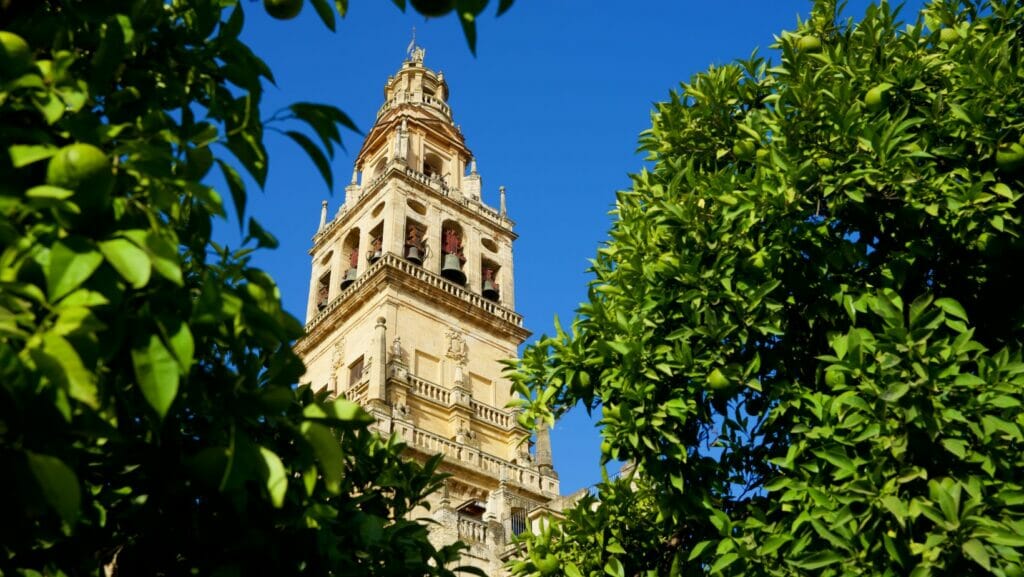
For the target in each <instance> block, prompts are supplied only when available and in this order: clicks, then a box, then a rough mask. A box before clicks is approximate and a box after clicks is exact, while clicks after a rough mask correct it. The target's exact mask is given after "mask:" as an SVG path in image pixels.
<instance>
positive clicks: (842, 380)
mask: <svg viewBox="0 0 1024 577" xmlns="http://www.w3.org/2000/svg"><path fill="white" fill-rule="evenodd" d="M825 384H826V385H828V386H830V387H839V386H842V385H845V384H846V373H844V372H842V371H825Z"/></svg>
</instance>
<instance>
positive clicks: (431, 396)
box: [408, 375, 452, 405]
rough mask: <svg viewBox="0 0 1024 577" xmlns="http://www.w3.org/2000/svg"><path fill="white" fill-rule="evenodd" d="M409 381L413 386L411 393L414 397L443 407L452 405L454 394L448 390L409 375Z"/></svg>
mask: <svg viewBox="0 0 1024 577" xmlns="http://www.w3.org/2000/svg"><path fill="white" fill-rule="evenodd" d="M408 379H409V385H411V386H410V390H409V392H411V393H413V394H414V395H416V396H418V397H421V398H424V399H428V400H431V401H434V402H435V403H439V404H442V405H450V404H451V402H452V392H451V391H449V390H448V389H446V388H444V387H442V386H441V385H435V384H434V383H431V382H429V381H425V380H423V379H421V378H419V377H416V376H413V375H409V376H408Z"/></svg>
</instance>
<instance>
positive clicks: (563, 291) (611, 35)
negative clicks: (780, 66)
mask: <svg viewBox="0 0 1024 577" xmlns="http://www.w3.org/2000/svg"><path fill="white" fill-rule="evenodd" d="M306 4H307V5H306V7H305V9H304V10H303V12H302V14H300V16H299V17H298V18H296V19H295V20H292V21H288V22H280V21H276V20H273V19H271V18H270V17H269V16H267V15H266V14H264V13H263V10H262V7H261V5H260V4H259V3H258V2H251V1H248V0H245V9H246V26H245V32H244V34H243V36H244V38H245V40H246V41H247V42H248V43H249V44H250V46H252V48H253V50H254V51H255V52H256V54H258V55H259V56H261V57H262V58H263V59H264V60H265V61H266V62H267V63H268V64H269V65H270V67H271V69H272V70H273V71H274V74H275V77H276V80H277V86H276V87H274V86H271V87H269V88H268V90H267V94H266V96H265V102H264V116H265V117H267V116H269V115H270V114H272V113H273V111H274V110H276V109H277V108H279V107H281V106H284V105H287V104H288V103H291V102H296V101H312V102H325V103H330V104H334V105H336V106H338V107H340V108H341V109H342V110H344V111H345V112H346V113H347V114H348V115H349V116H350V117H351V118H352V120H353V121H354V122H355V123H356V125H357V126H359V127H360V128H361V129H362V130H363V131H364V132H368V131H369V129H370V127H371V126H372V123H373V120H374V117H375V114H376V111H377V108H378V107H379V106H380V105H381V104H382V101H383V87H384V82H385V80H386V79H387V77H388V75H390V74H393V73H394V72H395V71H396V70H397V69H398V68H399V66H400V65H401V62H402V60H403V58H404V57H405V49H406V46H407V45H408V44H409V40H410V32H411V30H412V28H413V27H414V26H415V28H416V37H417V42H418V44H420V45H421V46H423V47H424V48H425V49H426V51H427V55H426V61H425V63H426V65H427V66H429V67H430V68H433V69H434V70H443V71H444V73H445V77H446V79H447V81H448V84H449V87H450V89H451V97H450V99H449V104H450V105H451V108H452V112H453V114H454V117H455V122H456V123H457V124H460V125H461V126H462V130H463V134H464V135H465V136H466V140H467V144H468V145H469V148H470V149H471V150H472V151H473V152H474V153H475V155H476V157H477V159H478V164H479V170H480V173H481V175H482V176H483V183H484V201H485V202H487V203H489V204H491V205H492V206H496V205H497V194H498V186H499V185H504V186H505V187H506V188H507V191H508V208H509V214H510V216H511V218H512V219H513V220H515V222H516V232H517V233H518V234H519V240H518V241H516V244H515V245H514V253H515V272H516V298H517V308H518V310H519V312H520V313H522V314H523V315H524V316H525V319H526V326H527V328H529V329H530V330H531V331H533V333H534V334H535V335H540V334H542V333H550V332H551V331H552V326H553V323H552V319H553V318H554V316H555V315H556V314H557V315H558V316H559V317H560V318H561V319H563V321H565V322H566V323H568V321H569V319H571V317H572V315H573V311H574V309H575V308H576V306H577V305H578V304H579V303H580V302H581V301H583V300H584V299H585V298H586V285H587V282H588V280H589V277H588V275H587V274H586V273H585V271H586V268H587V266H588V264H587V260H588V259H589V258H592V257H593V256H594V254H595V252H596V250H597V248H598V246H599V244H600V243H601V242H602V241H603V240H604V239H606V237H607V230H608V228H609V225H610V222H611V221H610V218H609V216H608V211H609V210H610V209H611V208H612V205H613V203H614V200H615V191H616V190H621V189H625V188H628V187H629V177H628V175H629V173H632V172H637V171H638V170H639V169H640V168H641V167H643V165H644V161H643V157H642V155H640V154H638V153H637V152H636V145H637V144H636V143H637V137H638V135H639V133H640V132H641V131H642V130H644V129H645V128H647V127H649V125H650V113H651V110H652V107H653V103H655V102H658V101H660V100H665V99H666V98H667V96H668V92H669V90H670V89H673V88H676V87H678V86H679V83H680V82H682V81H686V80H688V79H689V78H690V77H691V76H692V75H693V74H695V73H697V72H699V71H702V70H705V69H707V67H708V66H710V65H712V64H724V63H727V62H730V61H732V60H734V59H737V58H745V57H747V56H749V55H750V54H751V52H752V51H753V50H754V49H755V48H757V49H759V51H760V53H761V54H762V55H768V56H771V54H772V53H771V50H770V49H769V45H770V44H771V42H772V36H773V34H777V33H779V32H780V31H782V30H784V29H793V28H795V26H796V22H797V18H798V16H799V17H802V18H803V17H806V15H807V14H808V13H809V11H810V7H811V2H810V1H809V0H770V1H763V0H717V1H683V0H674V1H669V0H657V1H647V2H629V3H626V2H615V3H613V2H607V1H598V0H590V1H582V0H571V1H570V0H546V1H537V0H533V1H530V0H519V1H518V2H516V4H515V5H514V6H513V7H512V9H511V10H510V11H509V12H507V13H506V14H504V15H503V16H501V17H500V18H495V17H494V13H495V11H496V7H497V2H495V1H492V2H491V4H492V6H491V7H489V9H488V10H487V12H486V13H485V14H484V15H482V16H481V18H480V20H479V23H478V32H479V39H478V44H477V55H476V57H474V56H473V55H472V54H470V52H469V49H468V48H467V46H466V43H465V40H464V39H463V36H462V32H461V29H460V28H459V26H458V23H457V21H456V20H455V18H454V17H453V16H448V17H444V18H439V19H431V20H427V19H424V18H423V17H422V16H419V15H417V14H413V13H412V12H411V10H410V12H408V13H405V14H403V13H402V12H400V11H399V10H398V8H396V7H395V6H394V5H393V4H392V3H391V2H387V1H384V0H352V1H351V3H350V4H351V5H350V11H349V14H348V16H347V17H346V18H345V19H344V20H342V21H340V22H339V24H338V30H337V32H335V33H331V32H330V31H328V30H327V29H326V28H325V27H324V26H323V25H322V24H321V23H320V22H319V20H318V19H317V17H316V14H315V12H314V10H313V8H312V6H310V5H309V3H308V1H307V2H306ZM911 4H912V5H913V6H919V4H920V3H919V2H913V3H911ZM866 5H867V2H866V1H863V0H856V1H852V2H850V5H849V7H848V8H847V10H846V14H847V15H850V16H854V17H858V16H859V15H860V14H863V11H864V7H865V6H866ZM903 16H904V19H905V20H906V19H910V20H913V18H914V13H913V12H905V13H904V14H903ZM361 144H362V139H361V137H360V136H359V135H358V134H354V133H349V134H346V135H345V145H346V147H347V149H348V151H347V153H346V152H344V151H342V152H340V153H339V154H337V155H336V156H335V158H334V161H333V163H332V166H333V168H334V171H335V178H336V180H337V182H340V183H341V186H344V184H345V183H347V181H348V179H349V176H350V174H351V170H352V160H353V158H354V156H355V154H356V153H357V152H358V150H359V147H360V145H361ZM267 145H268V150H269V153H270V158H271V163H270V176H269V179H268V182H267V187H266V189H265V191H264V192H259V191H253V192H252V193H251V196H250V199H249V215H252V216H255V217H256V218H257V220H259V221H260V222H261V223H262V224H263V225H264V226H265V227H266V228H268V229H269V230H270V231H271V232H273V233H274V234H275V235H277V237H278V238H279V240H280V241H281V246H280V248H278V249H277V250H275V251H262V252H260V253H258V255H257V257H256V259H255V265H256V266H259V267H261V268H264V269H265V270H267V271H268V272H270V273H271V275H272V276H273V277H274V278H275V279H276V280H277V282H278V283H279V285H280V287H281V293H282V296H283V299H284V304H285V308H286V309H287V310H289V311H290V312H291V313H292V314H294V315H295V316H297V317H299V318H300V319H301V320H305V319H304V314H305V304H306V296H307V294H308V293H307V291H308V283H309V266H310V260H309V256H308V255H307V250H308V249H309V247H310V239H311V237H312V235H313V233H314V231H315V230H316V226H317V223H318V220H319V214H320V201H321V200H324V199H326V200H328V201H329V202H330V210H331V214H332V215H333V213H334V211H335V210H336V209H337V207H338V205H339V203H340V201H341V199H342V198H343V194H344V193H343V191H342V190H341V187H339V186H336V187H335V190H334V191H333V194H332V193H331V192H330V191H328V190H327V188H326V186H325V185H324V184H323V181H322V180H321V179H320V176H319V174H318V173H317V171H316V169H315V168H314V166H313V164H312V163H311V162H310V161H309V160H308V159H307V158H305V157H304V155H303V154H302V152H301V151H300V150H299V149H298V147H297V146H295V145H294V144H293V143H291V141H289V140H287V139H286V138H284V137H279V136H277V135H275V134H272V133H268V136H267ZM229 229H230V230H234V231H237V227H236V226H234V225H231V226H230V227H227V226H225V227H223V228H222V230H223V231H224V232H223V233H222V234H223V236H224V238H225V239H228V238H231V237H232V235H233V234H232V233H231V232H230V230H229ZM228 242H234V243H235V244H237V240H234V241H231V240H228ZM552 443H553V451H554V458H555V466H556V469H557V470H558V471H559V474H560V476H561V482H562V492H563V493H570V492H572V491H575V490H576V489H578V488H580V487H584V486H588V485H592V484H594V483H596V482H598V481H600V478H601V475H600V469H599V466H598V462H599V449H598V447H599V444H600V439H599V436H598V432H597V430H596V428H595V427H594V421H592V420H590V419H588V418H587V417H586V414H585V413H584V412H583V411H580V410H576V411H574V412H573V413H570V415H569V416H568V417H566V418H565V419H563V420H562V421H561V422H559V423H558V425H557V427H556V428H555V430H554V433H553V441H552Z"/></svg>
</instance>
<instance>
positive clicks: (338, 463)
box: [0, 0, 511, 576]
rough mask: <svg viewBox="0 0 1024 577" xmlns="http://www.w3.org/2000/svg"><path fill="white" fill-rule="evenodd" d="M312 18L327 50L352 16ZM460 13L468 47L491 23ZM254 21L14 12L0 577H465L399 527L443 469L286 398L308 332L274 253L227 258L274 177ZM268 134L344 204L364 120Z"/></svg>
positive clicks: (4, 265) (4, 242) (2, 214)
mask: <svg viewBox="0 0 1024 577" xmlns="http://www.w3.org/2000/svg"><path fill="white" fill-rule="evenodd" d="M309 3H310V4H311V5H312V6H313V7H314V8H315V9H316V11H317V13H318V15H319V16H320V18H321V19H322V20H323V21H324V23H325V24H326V25H327V26H329V27H330V28H332V29H333V28H334V26H335V12H334V11H335V10H336V11H337V12H339V13H340V14H341V15H342V16H344V13H345V9H346V6H347V2H346V1H345V0H338V1H336V2H335V6H334V8H333V9H332V7H331V6H330V4H329V3H328V2H327V0H310V2H309ZM399 4H401V3H399ZM414 4H415V3H414ZM456 4H457V7H458V9H459V13H458V15H459V18H460V19H461V20H463V21H464V22H467V21H468V23H467V24H466V30H467V36H468V35H469V33H470V31H472V30H473V28H472V21H473V18H475V16H476V15H478V14H480V13H481V12H482V10H483V9H484V7H485V6H486V5H487V2H486V1H480V2H469V3H467V2H464V1H461V0H460V1H459V2H457V3H453V6H454V5H456ZM509 4H511V2H507V1H503V2H501V6H500V7H499V8H501V9H502V10H504V9H506V8H507V7H508V5H509ZM253 6H258V5H253V4H250V3H248V2H244V3H243V2H237V1H235V0H174V1H171V2H166V1H164V0H112V1H109V2H95V1H84V0H47V1H39V2H2V3H0V22H2V23H3V26H4V27H5V29H4V30H3V31H0V175H2V178H0V471H3V474H2V475H0V494H2V495H3V497H4V498H3V499H0V519H3V522H2V523H0V574H3V575H22V574H24V575H39V574H46V575H85V574H90V575H98V574H101V573H102V574H106V575H111V574H123V575H129V574H131V575H196V574H200V575H213V574H216V575H223V576H229V575H242V574H247V575H258V574H259V575H261V574H282V575H403V576H404V575H449V574H451V571H449V570H448V569H446V567H451V566H452V563H453V561H454V560H455V559H456V557H457V552H458V551H459V549H460V546H459V545H453V546H448V547H443V548H440V549H438V548H435V547H434V546H433V545H432V544H430V542H429V541H428V540H427V533H426V527H425V526H423V525H421V524H419V523H417V522H415V521H413V520H410V519H408V518H407V517H409V515H410V514H411V512H412V511H413V509H414V507H416V506H417V504H418V503H419V502H420V501H421V500H422V499H423V498H424V496H425V495H427V494H428V493H429V492H430V491H432V490H434V489H435V488H436V487H437V485H438V482H439V478H438V477H437V476H436V475H435V469H436V466H437V460H431V461H429V462H427V463H426V464H425V465H419V464H416V463H407V462H403V461H402V460H401V459H400V458H399V456H400V454H401V451H402V446H401V445H400V444H398V443H395V442H390V441H384V440H381V439H380V438H379V437H377V436H375V435H373V434H371V433H370V432H369V431H368V429H367V426H368V424H369V423H370V421H371V418H370V416H369V415H368V414H367V413H366V412H365V411H363V410H362V409H361V408H359V407H358V406H356V405H355V404H353V403H351V402H348V401H346V400H343V399H328V398H326V397H325V396H324V395H323V394H314V393H313V392H311V391H310V390H309V389H308V388H307V387H299V388H297V389H296V388H294V387H293V384H294V383H295V382H296V381H297V380H298V379H299V377H300V376H301V374H302V373H303V371H304V368H303V366H302V363H301V362H300V361H299V359H298V358H297V357H296V356H295V354H294V353H293V352H292V351H291V347H290V343H291V341H292V340H294V339H295V338H297V337H299V336H300V335H301V333H302V327H301V325H300V324H299V322H298V321H297V320H296V319H294V318H293V317H291V316H290V315H288V314H287V313H285V312H284V311H283V310H282V308H281V302H280V295H279V294H278V289H277V287H276V286H275V284H274V282H273V280H272V279H271V278H270V277H269V276H268V275H267V274H266V273H264V272H263V271H260V270H258V269H256V268H254V267H252V266H251V265H250V264H249V263H250V258H251V255H252V253H253V251H254V250H257V249H259V248H273V247H275V246H276V244H277V241H276V240H275V239H274V237H273V236H272V235H271V234H270V233H269V232H268V231H267V230H265V229H264V228H263V227H262V226H261V225H260V224H259V223H257V222H256V221H255V220H253V219H249V220H248V223H247V225H245V233H246V236H245V241H244V244H243V246H242V247H241V248H239V249H237V250H231V249H229V248H227V247H223V246H219V245H218V244H217V243H215V242H214V241H213V240H211V230H212V228H213V224H214V222H215V221H216V220H217V219H222V218H225V216H226V210H227V209H226V206H227V205H228V204H230V205H233V207H234V210H235V211H236V213H237V217H238V221H239V223H242V224H245V219H244V216H245V200H246V194H247V187H246V181H245V180H244V179H243V177H242V175H241V174H240V173H239V170H244V171H245V172H246V173H248V175H249V176H251V177H252V179H253V180H254V181H255V182H256V183H257V184H258V185H260V186H263V184H264V182H265V180H266V177H267V171H268V170H269V158H268V156H267V152H266V149H265V147H264V138H263V136H264V131H265V129H266V128H267V127H268V122H269V121H266V122H265V121H264V120H262V119H261V116H260V113H261V110H260V101H261V96H262V94H263V87H264V84H265V82H268V81H269V82H273V75H272V73H271V71H270V69H269V68H268V67H267V66H266V64H265V63H264V62H263V61H262V60H260V58H259V57H258V56H256V55H255V54H253V52H252V51H251V50H250V49H249V47H248V46H246V45H245V44H244V43H243V42H242V41H241V40H240V39H239V35H240V33H241V31H242V28H243V26H244V18H245V15H246V12H247V9H248V10H252V7H253ZM302 6H303V1H302V0H267V1H265V2H264V7H265V8H266V9H267V11H268V12H270V14H271V15H273V16H274V17H277V18H289V17H294V15H295V14H297V13H298V11H299V10H301V9H302ZM470 40H472V38H470ZM272 119H273V122H274V123H275V124H276V123H282V124H284V126H285V127H286V128H287V130H286V131H283V132H286V134H288V135H289V136H291V137H292V138H293V139H294V140H295V141H296V142H297V143H298V144H299V145H300V146H301V147H302V148H303V149H304V150H305V151H306V152H307V153H308V154H309V155H310V156H311V157H312V159H313V160H314V162H315V164H316V165H317V167H318V168H319V169H320V170H321V172H322V173H323V176H324V178H325V180H326V182H327V184H328V186H330V185H331V182H332V181H331V171H330V164H329V158H330V156H331V155H332V154H333V151H334V147H335V145H338V144H340V143H341V129H345V128H347V129H355V126H354V125H353V123H352V122H351V121H350V120H349V118H348V117H347V116H345V114H344V113H342V112H341V111H340V110H338V109H337V108H335V107H333V106H326V105H321V104H314V103H297V104H294V105H292V106H290V107H289V108H288V109H287V110H285V111H283V112H282V113H281V114H276V115H274V116H273V117H272ZM302 125H305V126H306V128H307V129H309V132H310V134H311V135H307V133H306V132H301V131H299V130H296V129H297V128H299V127H300V126H302ZM211 171H219V172H221V173H222V174H223V176H224V179H225V182H226V183H227V189H228V190H227V192H228V193H229V194H230V195H231V201H230V203H226V202H225V200H224V198H223V193H224V191H222V190H215V189H214V188H212V187H211V186H209V185H208V184H206V179H207V177H208V176H209V175H210V174H211Z"/></svg>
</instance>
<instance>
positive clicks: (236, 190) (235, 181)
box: [216, 158, 247, 229]
mask: <svg viewBox="0 0 1024 577" xmlns="http://www.w3.org/2000/svg"><path fill="white" fill-rule="evenodd" d="M216 160H217V166H219V167H220V171H221V172H222V173H224V181H225V182H227V183H228V190H229V191H231V201H232V203H233V204H234V205H235V216H236V217H237V218H238V228H239V229H241V228H242V223H243V222H245V203H246V198H247V193H246V191H245V181H243V180H242V177H241V176H240V175H239V174H238V171H237V170H235V169H234V168H232V167H231V165H229V164H228V163H226V162H224V161H223V160H221V159H219V158H218V159H216Z"/></svg>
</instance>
